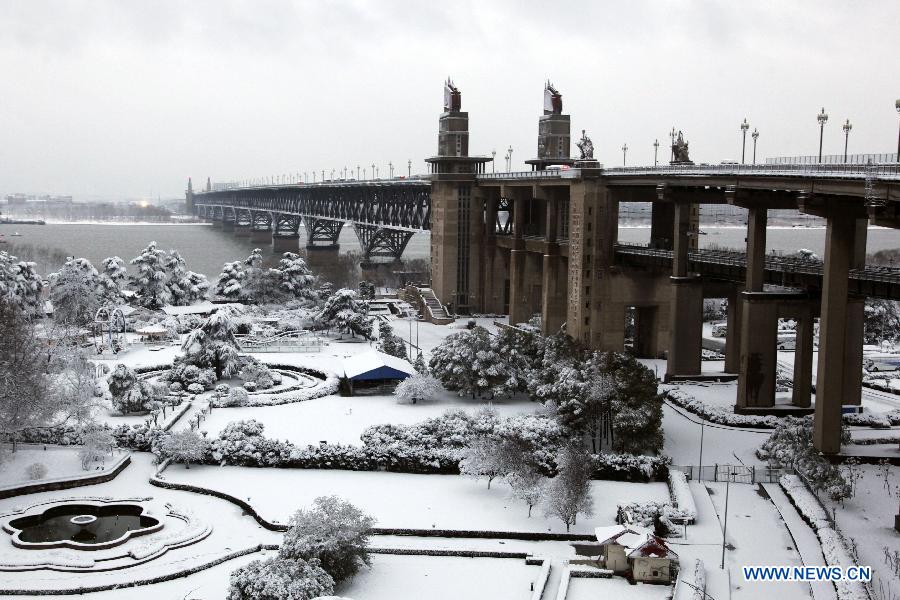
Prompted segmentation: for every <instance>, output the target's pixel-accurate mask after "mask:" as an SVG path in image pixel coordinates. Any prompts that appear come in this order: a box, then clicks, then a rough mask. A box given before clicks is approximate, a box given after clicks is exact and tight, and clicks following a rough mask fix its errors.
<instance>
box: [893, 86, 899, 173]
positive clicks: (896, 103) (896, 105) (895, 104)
mask: <svg viewBox="0 0 900 600" xmlns="http://www.w3.org/2000/svg"><path fill="white" fill-rule="evenodd" d="M894 108H896V109H897V114H898V115H900V99H898V100H897V101H896V102H894ZM896 158H897V162H900V129H898V131H897V156H896Z"/></svg>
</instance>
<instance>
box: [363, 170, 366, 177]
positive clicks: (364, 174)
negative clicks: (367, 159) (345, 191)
mask: <svg viewBox="0 0 900 600" xmlns="http://www.w3.org/2000/svg"><path fill="white" fill-rule="evenodd" d="M365 178H366V170H365V169H363V179H365Z"/></svg>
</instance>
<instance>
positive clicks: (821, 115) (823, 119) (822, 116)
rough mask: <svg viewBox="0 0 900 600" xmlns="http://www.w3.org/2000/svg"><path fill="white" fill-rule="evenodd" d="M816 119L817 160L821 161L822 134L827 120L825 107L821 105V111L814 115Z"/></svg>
mask: <svg viewBox="0 0 900 600" xmlns="http://www.w3.org/2000/svg"><path fill="white" fill-rule="evenodd" d="M816 121H818V122H819V162H822V136H823V134H824V133H825V123H826V122H828V115H827V114H825V107H824V106H823V107H822V112H820V113H819V114H818V116H816Z"/></svg>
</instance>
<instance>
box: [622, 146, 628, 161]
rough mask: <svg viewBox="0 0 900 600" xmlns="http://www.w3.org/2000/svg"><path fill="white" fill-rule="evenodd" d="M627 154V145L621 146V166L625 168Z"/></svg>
mask: <svg viewBox="0 0 900 600" xmlns="http://www.w3.org/2000/svg"><path fill="white" fill-rule="evenodd" d="M627 153H628V144H622V166H623V167H624V166H625V155H626V154H627Z"/></svg>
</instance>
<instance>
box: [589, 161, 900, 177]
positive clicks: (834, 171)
mask: <svg viewBox="0 0 900 600" xmlns="http://www.w3.org/2000/svg"><path fill="white" fill-rule="evenodd" d="M869 173H871V174H872V175H873V176H874V177H875V178H876V179H888V180H891V181H895V180H900V164H897V163H890V164H887V163H881V164H872V165H869V164H863V163H857V164H825V163H820V164H813V165H810V164H758V165H659V166H655V167H613V168H609V169H603V171H602V172H601V175H603V176H606V177H616V176H633V175H759V176H786V177H791V176H798V175H801V176H805V177H824V178H832V179H833V178H850V179H862V178H865V177H866V176H867V175H868V174H869Z"/></svg>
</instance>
